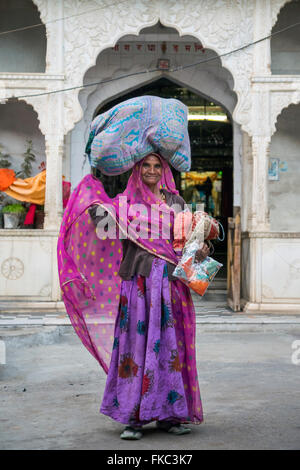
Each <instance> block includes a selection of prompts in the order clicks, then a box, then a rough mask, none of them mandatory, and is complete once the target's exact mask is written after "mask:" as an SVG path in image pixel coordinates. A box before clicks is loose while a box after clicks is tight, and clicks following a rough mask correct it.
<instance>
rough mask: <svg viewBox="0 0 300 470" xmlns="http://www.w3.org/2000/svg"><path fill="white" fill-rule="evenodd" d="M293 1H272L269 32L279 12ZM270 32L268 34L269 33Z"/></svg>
mask: <svg viewBox="0 0 300 470" xmlns="http://www.w3.org/2000/svg"><path fill="white" fill-rule="evenodd" d="M293 1H294V0H273V1H272V15H271V18H272V22H271V30H272V29H273V28H274V26H275V25H276V23H277V21H278V18H279V15H280V12H281V10H282V9H283V8H284V7H285V5H287V4H288V3H291V2H293ZM271 30H270V32H271Z"/></svg>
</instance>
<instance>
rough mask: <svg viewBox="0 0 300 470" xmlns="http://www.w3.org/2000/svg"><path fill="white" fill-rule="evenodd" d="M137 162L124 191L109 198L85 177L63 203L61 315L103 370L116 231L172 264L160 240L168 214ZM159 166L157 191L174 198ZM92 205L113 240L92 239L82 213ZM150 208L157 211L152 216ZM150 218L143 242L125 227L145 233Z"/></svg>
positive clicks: (117, 253)
mask: <svg viewBox="0 0 300 470" xmlns="http://www.w3.org/2000/svg"><path fill="white" fill-rule="evenodd" d="M142 161H143V160H142ZM142 161H140V162H138V163H137V164H135V166H134V168H133V171H132V175H131V176H130V178H129V181H128V184H127V187H126V189H125V191H124V192H123V193H121V194H118V195H117V196H116V197H115V198H109V197H108V195H107V194H106V192H105V190H104V187H103V185H102V183H101V182H100V181H99V180H98V179H96V178H94V177H93V176H92V175H87V176H85V177H84V178H83V179H82V181H81V182H80V183H79V185H78V186H77V187H76V188H75V190H74V191H73V193H72V195H71V197H70V199H69V202H68V205H67V207H66V210H65V212H64V216H63V221H62V224H61V229H60V234H59V239H58V247H57V254H58V269H59V279H60V285H61V290H62V297H63V301H64V303H65V306H66V310H67V313H68V314H69V317H70V320H71V323H72V325H73V327H74V328H75V331H76V333H77V334H78V336H79V337H80V339H81V340H82V342H83V344H84V345H85V346H86V348H87V349H88V350H89V351H90V353H91V354H92V355H93V356H94V357H95V358H96V359H97V360H98V361H99V363H100V364H101V366H102V367H103V369H104V370H105V372H107V371H108V367H109V363H110V358H111V350H112V345H113V340H114V324H115V318H116V315H117V312H118V306H119V297H120V286H121V279H120V277H119V276H118V270H119V267H120V262H121V259H122V244H121V241H120V239H119V238H118V232H119V233H124V231H125V230H127V231H128V238H130V239H131V240H132V241H134V242H135V243H137V244H138V245H139V246H141V247H142V248H144V249H145V250H147V251H148V252H149V253H151V254H153V255H155V256H157V257H159V258H162V259H164V260H166V261H169V262H170V263H173V264H174V265H176V264H177V256H176V254H175V252H174V249H173V246H172V243H171V241H170V239H168V238H166V239H164V238H162V237H161V234H162V233H167V231H168V230H169V229H172V228H173V223H174V212H173V210H172V209H170V208H169V207H168V206H167V205H166V204H164V203H163V202H162V201H161V200H159V199H157V198H156V197H155V195H154V194H153V193H152V192H151V191H150V189H149V188H148V187H147V185H145V184H144V183H143V182H142V179H141V167H142ZM161 162H162V166H163V171H162V178H161V180H160V187H161V188H164V189H166V190H167V191H169V192H171V193H174V194H178V191H177V190H176V187H175V182H174V179H173V176H172V172H171V169H170V167H169V165H168V164H167V162H166V161H165V160H163V159H162V158H161ZM125 197H126V198H127V203H128V206H127V207H125V208H124V207H123V204H122V203H123V201H124V199H122V198H125ZM94 204H97V205H100V206H101V207H103V208H105V209H107V210H108V212H109V213H110V214H111V216H112V217H113V219H114V220H115V221H116V223H117V228H118V230H117V237H116V238H113V239H110V238H106V239H99V237H98V236H97V229H96V228H95V225H94V223H93V221H92V219H91V217H90V214H89V211H88V209H89V208H90V207H91V206H92V205H94ZM133 204H143V208H142V210H141V211H140V212H139V213H137V212H136V213H135V212H134V211H131V209H132V208H133ZM108 205H109V207H108ZM151 205H154V207H156V208H157V209H158V210H157V211H155V210H154V212H152V214H151ZM136 207H137V206H135V208H136ZM152 210H153V206H152ZM151 216H152V217H154V218H155V224H153V225H152V228H151V233H150V237H149V238H147V239H145V238H141V237H139V236H137V235H136V234H137V232H138V231H137V230H131V229H130V228H131V227H132V226H133V222H134V221H136V223H137V224H140V225H142V224H143V227H145V228H146V230H150V228H149V226H148V228H147V224H148V220H149V219H148V217H149V218H150V217H151Z"/></svg>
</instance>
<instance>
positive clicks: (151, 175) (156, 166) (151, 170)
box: [141, 155, 162, 187]
mask: <svg viewBox="0 0 300 470" xmlns="http://www.w3.org/2000/svg"><path fill="white" fill-rule="evenodd" d="M161 175H162V165H161V162H160V159H159V158H158V157H156V156H155V155H148V156H147V157H146V158H145V159H144V160H143V163H142V169H141V176H142V181H143V183H145V184H147V185H148V186H152V187H153V186H155V185H156V184H157V183H158V182H159V181H160V179H161Z"/></svg>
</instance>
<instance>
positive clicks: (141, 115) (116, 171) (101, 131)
mask: <svg viewBox="0 0 300 470" xmlns="http://www.w3.org/2000/svg"><path fill="white" fill-rule="evenodd" d="M187 124H188V120H187V107H186V106H185V105H184V104H183V103H181V102H180V101H178V100H175V99H165V98H158V97H157V96H140V97H138V98H132V99H130V100H127V101H124V102H122V103H120V104H118V105H116V106H114V107H113V108H112V109H110V110H109V111H107V112H106V113H103V114H100V115H99V116H97V117H96V118H95V119H94V121H93V122H92V124H91V129H90V136H89V141H88V143H87V146H86V153H87V154H88V157H89V161H90V164H91V166H92V167H93V168H98V169H99V170H100V171H101V172H102V173H104V174H105V175H120V174H121V173H124V172H126V171H128V170H129V169H130V168H132V167H133V166H134V164H135V163H137V162H138V161H140V160H141V159H142V158H144V157H145V156H146V155H148V154H149V153H151V152H157V153H159V154H160V155H161V156H162V157H163V158H165V159H166V160H167V161H168V162H169V163H170V164H171V165H172V166H173V167H174V168H176V170H179V171H188V170H189V169H190V165H191V150H190V140H189V135H188V126H187Z"/></svg>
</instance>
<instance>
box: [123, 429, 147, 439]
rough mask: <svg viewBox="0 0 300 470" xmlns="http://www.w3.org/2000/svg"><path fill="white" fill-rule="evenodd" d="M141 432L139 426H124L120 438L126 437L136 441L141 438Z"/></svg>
mask: <svg viewBox="0 0 300 470" xmlns="http://www.w3.org/2000/svg"><path fill="white" fill-rule="evenodd" d="M142 436H143V433H142V432H141V431H140V429H139V428H133V427H131V426H126V428H125V429H124V431H123V432H122V433H121V435H120V438H121V439H127V440H129V441H137V440H139V439H141V437H142Z"/></svg>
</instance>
